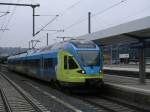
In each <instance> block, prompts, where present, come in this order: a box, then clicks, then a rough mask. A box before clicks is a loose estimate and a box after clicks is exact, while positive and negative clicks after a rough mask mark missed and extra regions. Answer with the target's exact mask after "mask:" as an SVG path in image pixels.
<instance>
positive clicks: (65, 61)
mask: <svg viewBox="0 0 150 112" xmlns="http://www.w3.org/2000/svg"><path fill="white" fill-rule="evenodd" d="M67 63H68V61H67V56H64V69H67Z"/></svg>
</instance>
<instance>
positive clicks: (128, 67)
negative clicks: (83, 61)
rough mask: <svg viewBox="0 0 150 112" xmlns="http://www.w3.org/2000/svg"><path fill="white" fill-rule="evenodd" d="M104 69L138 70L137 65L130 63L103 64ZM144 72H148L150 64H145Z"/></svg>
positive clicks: (149, 71)
mask: <svg viewBox="0 0 150 112" xmlns="http://www.w3.org/2000/svg"><path fill="white" fill-rule="evenodd" d="M104 70H116V71H131V72H139V66H138V65H131V64H118V65H104ZM146 72H147V73H150V65H147V66H146Z"/></svg>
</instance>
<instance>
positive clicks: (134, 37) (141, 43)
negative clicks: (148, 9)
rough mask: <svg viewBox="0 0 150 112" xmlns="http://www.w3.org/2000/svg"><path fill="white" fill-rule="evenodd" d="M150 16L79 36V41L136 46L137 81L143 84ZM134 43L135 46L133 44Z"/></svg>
mask: <svg viewBox="0 0 150 112" xmlns="http://www.w3.org/2000/svg"><path fill="white" fill-rule="evenodd" d="M149 21H150V16H147V17H144V18H140V19H137V20H133V21H130V22H128V23H123V24H120V25H117V26H113V27H110V28H107V29H104V30H100V31H97V32H93V33H91V34H86V35H82V36H79V37H77V38H79V39H85V40H92V41H95V42H96V43H98V42H100V43H101V45H103V46H108V45H116V44H126V43H128V44H129V43H131V45H136V44H138V47H137V48H138V49H139V56H140V57H139V79H140V83H141V84H145V77H146V73H145V71H146V69H145V66H146V64H145V48H147V47H148V48H150V41H149V40H150V22H149ZM135 43H136V44H135Z"/></svg>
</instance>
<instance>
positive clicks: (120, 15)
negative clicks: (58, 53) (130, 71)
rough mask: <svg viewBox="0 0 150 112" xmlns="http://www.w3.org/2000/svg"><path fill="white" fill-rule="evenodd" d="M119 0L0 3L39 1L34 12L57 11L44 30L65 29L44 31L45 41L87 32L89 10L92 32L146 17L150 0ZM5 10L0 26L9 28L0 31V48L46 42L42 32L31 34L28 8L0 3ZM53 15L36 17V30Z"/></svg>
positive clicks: (22, 1)
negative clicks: (47, 35)
mask: <svg viewBox="0 0 150 112" xmlns="http://www.w3.org/2000/svg"><path fill="white" fill-rule="evenodd" d="M120 1H121V0H0V2H11V3H28V4H31V3H32V4H37V3H39V4H40V7H39V8H36V14H41V15H56V14H59V17H57V19H56V20H55V21H53V23H51V24H49V25H48V26H47V27H46V28H45V29H47V30H60V29H65V32H59V33H57V32H52V31H51V32H48V33H49V44H52V43H54V42H56V41H59V40H58V39H56V37H57V36H71V37H75V36H80V35H83V34H86V33H87V32H88V29H87V15H88V12H89V11H90V12H91V13H92V16H93V15H95V16H93V17H92V19H91V24H92V32H95V31H98V30H102V29H105V28H108V27H111V26H115V25H118V24H121V23H125V22H128V21H131V20H134V19H138V18H142V17H145V16H150V0H125V1H124V2H122V3H120ZM115 4H118V5H115ZM110 7H112V8H110ZM5 11H9V12H10V13H9V14H8V15H6V16H2V17H0V29H1V28H2V29H4V28H6V29H9V30H8V31H5V32H2V31H0V47H28V42H29V40H31V39H39V40H40V41H41V42H40V43H38V45H37V47H41V46H45V45H46V33H47V32H46V31H41V32H40V33H39V34H38V35H37V36H35V37H32V8H30V7H14V6H2V5H0V15H3V13H1V12H5ZM102 12H103V13H102ZM53 18H54V16H40V17H36V18H35V19H36V23H35V28H36V31H38V30H40V29H41V28H42V26H44V25H45V24H47V23H48V22H49V21H50V20H52V19H53ZM82 20H83V21H82ZM81 21H82V22H81ZM72 24H74V25H72ZM6 26H7V27H6ZM71 26H72V27H71Z"/></svg>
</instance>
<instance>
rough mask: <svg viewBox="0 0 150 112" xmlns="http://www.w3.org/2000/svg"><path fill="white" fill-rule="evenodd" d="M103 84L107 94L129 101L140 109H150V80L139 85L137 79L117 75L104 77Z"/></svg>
mask: <svg viewBox="0 0 150 112" xmlns="http://www.w3.org/2000/svg"><path fill="white" fill-rule="evenodd" d="M104 83H105V87H106V90H107V93H108V94H111V95H112V96H114V97H118V98H121V99H124V100H125V101H130V102H132V103H133V104H134V105H136V106H137V105H138V106H139V107H141V108H146V109H150V107H149V105H150V80H149V79H146V83H145V84H140V82H139V79H138V78H131V77H124V76H118V75H108V74H105V76H104Z"/></svg>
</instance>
